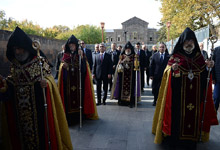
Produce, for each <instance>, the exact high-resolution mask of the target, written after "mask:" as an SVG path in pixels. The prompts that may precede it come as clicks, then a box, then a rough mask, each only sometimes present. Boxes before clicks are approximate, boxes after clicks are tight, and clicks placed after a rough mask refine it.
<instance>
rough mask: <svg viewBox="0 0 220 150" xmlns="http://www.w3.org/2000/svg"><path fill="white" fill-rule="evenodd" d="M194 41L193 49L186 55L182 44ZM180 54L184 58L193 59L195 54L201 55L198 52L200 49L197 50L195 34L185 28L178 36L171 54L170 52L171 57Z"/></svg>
mask: <svg viewBox="0 0 220 150" xmlns="http://www.w3.org/2000/svg"><path fill="white" fill-rule="evenodd" d="M191 39H192V40H194V42H195V43H194V44H195V48H194V49H193V52H192V53H191V54H187V53H186V52H185V51H184V49H183V44H184V42H185V41H186V40H191ZM178 52H180V53H182V54H184V55H185V56H188V57H193V56H195V54H196V53H197V52H199V53H201V52H200V48H199V44H198V41H197V38H196V35H195V33H194V32H193V31H192V30H191V29H190V28H188V27H187V28H186V29H185V30H184V31H183V33H182V34H181V35H180V37H179V40H178V42H177V43H176V45H175V47H174V49H173V52H172V55H173V54H176V53H178Z"/></svg>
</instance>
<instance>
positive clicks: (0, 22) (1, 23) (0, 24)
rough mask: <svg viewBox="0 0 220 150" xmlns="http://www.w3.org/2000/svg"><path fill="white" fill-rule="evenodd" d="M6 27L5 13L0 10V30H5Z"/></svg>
mask: <svg viewBox="0 0 220 150" xmlns="http://www.w3.org/2000/svg"><path fill="white" fill-rule="evenodd" d="M6 27H7V19H6V18H5V12H4V11H3V10H0V29H2V30H3V29H5V28H6Z"/></svg>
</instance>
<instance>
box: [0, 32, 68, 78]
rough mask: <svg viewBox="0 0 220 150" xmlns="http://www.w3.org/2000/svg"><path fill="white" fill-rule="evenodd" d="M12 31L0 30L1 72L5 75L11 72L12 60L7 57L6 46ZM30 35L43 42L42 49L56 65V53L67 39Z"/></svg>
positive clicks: (33, 38)
mask: <svg viewBox="0 0 220 150" xmlns="http://www.w3.org/2000/svg"><path fill="white" fill-rule="evenodd" d="M11 33H12V32H10V31H5V30H0V74H1V75H3V76H7V75H8V73H9V67H10V62H9V61H8V60H7V58H6V47H7V43H8V39H9V37H10V35H11ZM29 37H30V38H31V39H32V40H38V41H39V42H40V43H41V50H42V51H43V52H44V53H45V55H46V57H47V58H48V60H49V61H50V63H51V64H53V65H54V64H55V61H56V60H55V59H56V55H57V53H58V52H59V51H60V50H61V46H62V44H64V43H65V42H66V41H63V40H55V39H48V38H43V37H40V36H34V35H29ZM53 70H54V69H53Z"/></svg>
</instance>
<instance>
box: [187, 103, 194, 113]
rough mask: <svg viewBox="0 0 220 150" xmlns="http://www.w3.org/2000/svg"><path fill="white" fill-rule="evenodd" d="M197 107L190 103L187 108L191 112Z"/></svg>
mask: <svg viewBox="0 0 220 150" xmlns="http://www.w3.org/2000/svg"><path fill="white" fill-rule="evenodd" d="M194 107H195V106H193V104H192V103H189V105H187V108H188V109H189V110H190V111H191V110H192V109H193V108H194Z"/></svg>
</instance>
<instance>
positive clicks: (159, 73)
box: [150, 52, 170, 79]
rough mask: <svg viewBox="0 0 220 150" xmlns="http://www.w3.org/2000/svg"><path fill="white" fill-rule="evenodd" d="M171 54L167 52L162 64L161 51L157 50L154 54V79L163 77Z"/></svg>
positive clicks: (152, 63) (151, 73)
mask: <svg viewBox="0 0 220 150" xmlns="http://www.w3.org/2000/svg"><path fill="white" fill-rule="evenodd" d="M169 58H170V56H169V54H168V53H165V55H164V59H163V62H162V64H161V63H160V53H159V52H157V53H155V54H154V55H153V56H152V60H151V64H150V76H152V77H154V79H161V78H162V77H163V72H164V69H165V68H166V66H167V63H168V60H169Z"/></svg>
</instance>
